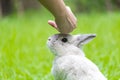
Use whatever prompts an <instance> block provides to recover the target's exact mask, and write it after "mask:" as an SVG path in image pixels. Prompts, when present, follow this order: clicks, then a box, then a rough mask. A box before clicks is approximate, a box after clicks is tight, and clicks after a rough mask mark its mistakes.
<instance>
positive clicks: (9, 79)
mask: <svg viewBox="0 0 120 80" xmlns="http://www.w3.org/2000/svg"><path fill="white" fill-rule="evenodd" d="M76 16H77V19H78V24H77V28H76V29H75V30H74V31H73V32H72V34H80V33H83V34H84V33H95V34H96V35H97V37H96V38H95V39H94V40H93V41H91V42H90V43H89V44H87V45H85V46H84V51H85V53H86V56H87V57H88V58H89V59H91V60H92V61H93V62H94V63H96V64H97V65H98V67H99V68H100V70H101V71H102V73H103V74H104V75H105V76H106V77H108V79H109V80H120V53H119V52H120V13H119V12H115V13H99V14H98V13H92V14H76ZM48 19H53V18H52V15H51V14H50V13H48V12H47V11H43V12H37V13H26V14H25V15H23V16H19V17H16V16H10V17H6V18H4V19H1V20H0V80H54V79H53V77H52V75H51V73H50V71H51V67H52V61H53V59H54V56H53V54H52V53H51V52H50V51H49V50H48V48H47V46H46V40H47V38H48V37H49V36H51V35H53V34H55V33H58V32H57V31H56V30H55V29H53V28H52V27H50V26H49V25H48V24H47V20H48Z"/></svg>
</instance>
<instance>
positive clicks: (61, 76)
mask: <svg viewBox="0 0 120 80" xmlns="http://www.w3.org/2000/svg"><path fill="white" fill-rule="evenodd" d="M95 36H96V35H95V34H82V35H70V34H55V35H53V36H51V37H49V38H48V41H47V45H48V47H49V48H50V50H51V51H52V52H53V53H54V55H55V60H54V63H53V67H52V73H53V75H54V78H55V80H107V79H106V78H105V77H104V76H103V74H102V73H101V72H100V71H99V69H98V67H97V66H96V65H95V64H94V63H93V62H91V61H90V60H89V59H87V58H86V57H85V55H84V53H83V51H82V50H81V49H80V48H81V47H82V46H83V45H84V44H86V43H87V42H89V41H90V40H92V39H93V38H94V37H95Z"/></svg>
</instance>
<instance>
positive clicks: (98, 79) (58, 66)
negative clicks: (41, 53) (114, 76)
mask: <svg viewBox="0 0 120 80" xmlns="http://www.w3.org/2000/svg"><path fill="white" fill-rule="evenodd" d="M52 73H53V75H54V76H55V80H106V79H105V77H104V76H103V75H102V74H101V72H100V71H99V69H98V68H97V66H96V65H95V64H94V63H92V62H91V61H90V60H88V59H87V58H86V57H83V56H79V55H67V56H61V57H58V58H56V59H55V61H54V64H53V68H52Z"/></svg>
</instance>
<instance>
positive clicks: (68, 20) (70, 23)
mask: <svg viewBox="0 0 120 80" xmlns="http://www.w3.org/2000/svg"><path fill="white" fill-rule="evenodd" d="M76 22H77V19H76V17H75V16H74V14H73V13H72V11H71V9H70V8H69V7H66V11H65V15H62V16H57V17H55V21H52V20H48V24H50V25H51V26H52V27H54V28H55V29H57V30H58V31H59V32H60V33H64V34H65V33H70V32H72V31H73V30H74V29H75V28H76Z"/></svg>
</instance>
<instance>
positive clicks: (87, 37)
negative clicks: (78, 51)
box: [75, 34, 96, 47]
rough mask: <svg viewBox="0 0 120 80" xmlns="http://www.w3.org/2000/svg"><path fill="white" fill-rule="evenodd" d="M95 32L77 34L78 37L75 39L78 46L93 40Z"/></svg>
mask: <svg viewBox="0 0 120 80" xmlns="http://www.w3.org/2000/svg"><path fill="white" fill-rule="evenodd" d="M95 37H96V35H95V34H82V35H79V36H77V39H76V41H75V44H76V46H77V47H80V46H82V45H84V44H87V43H88V42H89V41H91V40H92V39H93V38H95Z"/></svg>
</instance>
